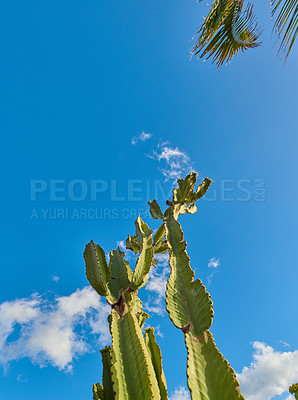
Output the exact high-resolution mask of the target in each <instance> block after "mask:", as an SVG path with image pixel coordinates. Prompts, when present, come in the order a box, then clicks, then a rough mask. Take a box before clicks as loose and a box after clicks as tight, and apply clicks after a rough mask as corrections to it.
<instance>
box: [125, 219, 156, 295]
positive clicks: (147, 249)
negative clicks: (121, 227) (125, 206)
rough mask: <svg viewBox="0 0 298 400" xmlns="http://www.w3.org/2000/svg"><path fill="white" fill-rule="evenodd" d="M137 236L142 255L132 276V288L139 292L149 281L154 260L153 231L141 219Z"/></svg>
mask: <svg viewBox="0 0 298 400" xmlns="http://www.w3.org/2000/svg"><path fill="white" fill-rule="evenodd" d="M136 230H137V236H138V237H140V242H141V248H140V255H139V257H138V259H137V262H136V267H135V270H134V273H133V276H132V281H131V284H130V288H131V289H132V290H137V289H139V288H141V287H142V286H144V285H145V283H146V282H147V281H148V276H149V271H150V267H151V265H152V260H153V246H152V230H151V229H149V227H148V225H147V224H145V222H143V221H142V219H141V218H140V217H138V219H137V220H136Z"/></svg>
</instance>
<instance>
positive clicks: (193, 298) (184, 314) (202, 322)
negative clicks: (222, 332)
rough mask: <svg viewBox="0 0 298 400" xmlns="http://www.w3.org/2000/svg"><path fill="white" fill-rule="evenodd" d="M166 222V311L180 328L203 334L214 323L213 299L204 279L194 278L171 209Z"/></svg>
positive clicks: (179, 230) (181, 235) (184, 245)
mask: <svg viewBox="0 0 298 400" xmlns="http://www.w3.org/2000/svg"><path fill="white" fill-rule="evenodd" d="M165 226H166V240H167V245H168V248H169V252H170V260H169V263H170V266H171V273H170V276H169V280H168V283H167V291H166V304H167V311H168V313H169V316H170V318H171V320H172V322H173V323H174V325H175V326H176V327H177V328H180V329H181V330H182V331H183V332H190V333H191V335H193V336H195V337H197V338H200V337H201V336H202V335H203V334H204V332H205V331H206V329H209V327H210V326H211V323H212V318H213V308H212V301H211V299H210V295H209V294H208V292H207V291H206V289H205V287H204V285H203V284H202V282H201V281H200V280H198V279H197V280H195V281H194V280H193V278H194V272H193V270H192V269H191V267H190V260H189V257H188V255H187V252H186V242H185V241H184V240H183V232H182V230H181V226H180V224H179V222H178V221H176V220H175V219H174V217H173V214H171V213H170V212H168V213H167V219H166V222H165Z"/></svg>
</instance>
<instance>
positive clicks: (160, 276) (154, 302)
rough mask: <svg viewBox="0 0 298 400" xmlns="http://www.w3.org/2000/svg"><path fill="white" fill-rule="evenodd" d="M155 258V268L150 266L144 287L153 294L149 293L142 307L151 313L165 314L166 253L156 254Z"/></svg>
mask: <svg viewBox="0 0 298 400" xmlns="http://www.w3.org/2000/svg"><path fill="white" fill-rule="evenodd" d="M155 258H156V260H157V266H156V268H151V270H150V274H149V280H148V283H147V285H146V286H145V289H146V290H148V291H149V292H151V293H152V294H153V295H152V296H151V295H149V298H148V301H147V302H146V303H145V305H144V308H145V309H146V310H147V311H149V312H152V313H155V314H158V315H164V314H165V311H166V310H165V304H164V303H165V302H164V298H165V292H166V285H167V280H168V275H169V272H170V268H169V266H168V262H169V256H168V254H156V255H155Z"/></svg>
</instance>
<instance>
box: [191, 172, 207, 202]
mask: <svg viewBox="0 0 298 400" xmlns="http://www.w3.org/2000/svg"><path fill="white" fill-rule="evenodd" d="M211 183H212V180H211V179H209V178H205V179H204V180H203V182H202V183H201V184H200V185H199V186H198V188H197V190H196V191H195V192H194V193H192V194H191V195H190V196H189V199H188V200H187V203H188V204H189V203H193V202H195V201H197V200H199V199H200V198H201V197H203V196H204V194H205V193H206V192H207V190H208V189H209V187H210V185H211Z"/></svg>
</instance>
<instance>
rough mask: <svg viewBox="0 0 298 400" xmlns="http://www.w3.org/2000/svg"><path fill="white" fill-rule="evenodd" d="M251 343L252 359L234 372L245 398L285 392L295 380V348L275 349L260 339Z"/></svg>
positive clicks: (254, 399)
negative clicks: (281, 350)
mask: <svg viewBox="0 0 298 400" xmlns="http://www.w3.org/2000/svg"><path fill="white" fill-rule="evenodd" d="M253 347H254V354H253V362H252V363H251V364H250V366H249V367H244V368H243V370H242V372H241V373H240V374H238V375H237V378H238V380H239V382H240V390H241V391H242V393H243V394H244V396H245V398H246V400H269V399H272V398H273V397H275V396H279V395H282V394H285V395H287V391H288V388H289V386H290V385H291V384H292V383H294V382H297V381H298V350H296V351H292V352H290V351H289V352H279V351H275V350H274V349H273V348H272V347H270V346H268V345H266V344H265V343H261V342H254V343H253ZM290 399H292V397H291V396H290Z"/></svg>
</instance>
